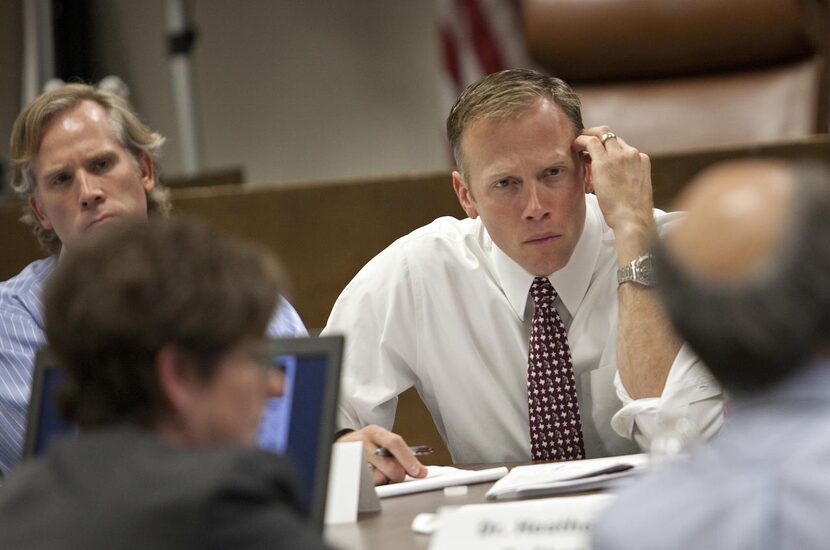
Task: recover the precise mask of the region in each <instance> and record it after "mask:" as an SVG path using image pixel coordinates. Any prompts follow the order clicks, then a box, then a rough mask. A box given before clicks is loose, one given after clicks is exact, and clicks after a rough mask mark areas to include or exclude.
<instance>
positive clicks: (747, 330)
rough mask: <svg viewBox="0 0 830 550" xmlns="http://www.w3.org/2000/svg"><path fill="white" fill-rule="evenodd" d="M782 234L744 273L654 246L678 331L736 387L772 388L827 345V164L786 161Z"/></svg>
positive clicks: (829, 268) (829, 330)
mask: <svg viewBox="0 0 830 550" xmlns="http://www.w3.org/2000/svg"><path fill="white" fill-rule="evenodd" d="M787 167H788V169H789V170H791V173H792V176H793V178H792V179H793V190H792V193H793V200H792V209H791V212H790V213H789V215H788V216H787V219H788V224H787V227H786V228H785V230H784V238H783V241H782V242H781V243H779V245H778V246H777V247H776V251H775V253H774V255H773V256H772V257H770V258H769V259H768V260H767V261H766V262H765V263H764V265H763V266H762V267H761V268H760V269H758V270H756V271H755V272H753V273H752V274H751V275H750V276H749V277H746V278H744V279H742V280H733V281H713V280H709V279H708V278H706V277H702V276H700V275H696V274H692V273H690V272H689V271H688V270H687V269H684V268H683V267H681V265H680V262H678V261H677V260H676V259H675V258H674V257H673V254H672V253H671V252H670V251H669V250H668V249H667V247H666V246H658V250H657V254H656V268H657V270H658V276H659V282H660V291H661V294H662V296H663V298H664V301H665V303H666V306H667V308H668V311H669V314H670V316H671V318H672V321H673V322H674V324H675V326H676V328H677V330H678V332H679V334H680V335H681V336H682V337H683V338H684V339H685V340H686V341H687V342H688V343H689V345H690V346H691V347H692V349H694V351H695V352H696V353H697V354H698V355H699V356H700V357H701V359H702V360H703V361H704V362H705V363H706V364H707V366H708V367H709V368H710V369H711V370H712V372H713V374H714V375H715V376H716V377H717V378H718V379H719V380H720V381H721V382H722V383H723V385H724V387H726V388H727V389H729V390H730V391H732V392H735V393H752V392H756V391H759V390H762V389H764V388H767V387H770V386H772V385H774V384H776V383H778V382H780V381H782V380H783V379H785V378H787V377H788V376H790V375H791V374H793V373H795V372H797V371H798V370H800V369H801V368H803V367H804V366H805V365H806V364H807V362H808V361H809V359H810V358H811V357H814V356H815V355H816V354H817V353H819V352H820V350H822V349H824V350H825V353H826V350H827V349H830V347H829V346H830V276H829V275H828V273H830V171H828V169H827V167H825V166H822V165H819V164H815V163H799V164H787Z"/></svg>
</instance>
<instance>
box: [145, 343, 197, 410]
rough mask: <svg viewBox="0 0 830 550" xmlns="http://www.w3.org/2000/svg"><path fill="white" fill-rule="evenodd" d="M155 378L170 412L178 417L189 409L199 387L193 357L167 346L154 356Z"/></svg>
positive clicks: (177, 348) (170, 345)
mask: <svg viewBox="0 0 830 550" xmlns="http://www.w3.org/2000/svg"><path fill="white" fill-rule="evenodd" d="M155 370H156V378H157V381H158V385H159V389H160V390H161V394H162V395H163V396H164V400H165V402H166V403H167V405H168V406H169V407H170V409H171V412H173V413H174V414H176V415H178V414H181V413H184V412H186V411H188V410H190V409H191V407H192V404H193V402H194V401H195V400H196V399H197V398H198V393H197V390H198V389H199V387H200V386H201V384H200V382H201V380H200V379H199V376H198V373H197V372H196V366H195V364H194V359H193V357H192V356H191V355H190V354H188V353H186V352H184V351H182V350H181V349H180V348H179V347H177V346H174V345H172V344H168V345H166V346H164V347H163V348H161V349H160V350H159V352H158V353H157V354H156V361H155Z"/></svg>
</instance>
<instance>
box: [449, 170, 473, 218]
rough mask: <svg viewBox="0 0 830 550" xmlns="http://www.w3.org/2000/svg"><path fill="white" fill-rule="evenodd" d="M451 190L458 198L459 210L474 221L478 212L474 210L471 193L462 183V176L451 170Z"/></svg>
mask: <svg viewBox="0 0 830 550" xmlns="http://www.w3.org/2000/svg"><path fill="white" fill-rule="evenodd" d="M452 188H453V189H454V190H455V195H456V196H457V197H458V202H459V204H461V208H463V209H464V212H466V213H467V215H468V216H469V217H470V218H472V219H476V218H477V217H478V210H477V209H476V205H475V202H474V201H473V193H472V192H471V191H470V189H469V188H468V187H467V185H466V184H465V183H464V176H462V175H461V173H460V172H458V171H457V170H453V173H452Z"/></svg>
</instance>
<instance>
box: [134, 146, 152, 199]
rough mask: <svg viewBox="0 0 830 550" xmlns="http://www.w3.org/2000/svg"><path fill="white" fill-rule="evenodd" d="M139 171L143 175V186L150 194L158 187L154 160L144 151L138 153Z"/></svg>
mask: <svg viewBox="0 0 830 550" xmlns="http://www.w3.org/2000/svg"><path fill="white" fill-rule="evenodd" d="M138 171H139V172H140V173H141V185H142V186H143V187H144V191H146V192H147V193H149V192H150V191H152V190H153V187H155V185H156V177H155V176H156V172H155V165H154V164H153V159H152V158H151V157H150V155H148V154H147V153H145V152H143V151H140V152H139V153H138Z"/></svg>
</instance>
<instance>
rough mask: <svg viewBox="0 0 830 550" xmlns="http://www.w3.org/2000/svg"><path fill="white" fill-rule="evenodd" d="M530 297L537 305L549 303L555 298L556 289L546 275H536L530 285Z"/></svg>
mask: <svg viewBox="0 0 830 550" xmlns="http://www.w3.org/2000/svg"><path fill="white" fill-rule="evenodd" d="M530 297H531V298H533V303H534V304H536V305H537V306H539V305H542V304H551V303H553V300H554V299H556V290H554V289H553V285H552V284H550V281H549V280H548V278H547V277H536V278H535V279H533V284H532V285H530Z"/></svg>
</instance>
